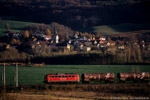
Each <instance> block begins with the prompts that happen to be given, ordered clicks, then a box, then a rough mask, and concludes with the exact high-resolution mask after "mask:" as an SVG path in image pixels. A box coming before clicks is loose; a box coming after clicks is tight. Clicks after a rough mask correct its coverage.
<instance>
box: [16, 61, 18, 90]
mask: <svg viewBox="0 0 150 100" xmlns="http://www.w3.org/2000/svg"><path fill="white" fill-rule="evenodd" d="M16 87H18V63H16Z"/></svg>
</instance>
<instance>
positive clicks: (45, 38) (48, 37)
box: [43, 35, 52, 41]
mask: <svg viewBox="0 0 150 100" xmlns="http://www.w3.org/2000/svg"><path fill="white" fill-rule="evenodd" d="M43 38H44V40H46V41H48V40H51V39H52V36H48V35H44V36H43Z"/></svg>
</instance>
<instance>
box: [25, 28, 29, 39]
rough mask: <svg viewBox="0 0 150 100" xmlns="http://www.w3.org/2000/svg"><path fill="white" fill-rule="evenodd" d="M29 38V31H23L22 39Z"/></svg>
mask: <svg viewBox="0 0 150 100" xmlns="http://www.w3.org/2000/svg"><path fill="white" fill-rule="evenodd" d="M29 36H30V33H29V31H28V30H25V31H24V38H29Z"/></svg>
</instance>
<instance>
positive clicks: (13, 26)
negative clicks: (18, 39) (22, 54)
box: [0, 20, 36, 36]
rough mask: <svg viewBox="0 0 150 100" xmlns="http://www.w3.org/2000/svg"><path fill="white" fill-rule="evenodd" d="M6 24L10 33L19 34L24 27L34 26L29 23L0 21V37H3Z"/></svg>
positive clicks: (5, 31)
mask: <svg viewBox="0 0 150 100" xmlns="http://www.w3.org/2000/svg"><path fill="white" fill-rule="evenodd" d="M6 24H8V25H9V28H10V30H11V32H20V31H23V30H24V27H25V26H26V25H30V24H36V23H31V22H23V21H14V20H0V36H3V35H5V34H6V33H7V32H8V30H7V29H6V28H5V25H6Z"/></svg>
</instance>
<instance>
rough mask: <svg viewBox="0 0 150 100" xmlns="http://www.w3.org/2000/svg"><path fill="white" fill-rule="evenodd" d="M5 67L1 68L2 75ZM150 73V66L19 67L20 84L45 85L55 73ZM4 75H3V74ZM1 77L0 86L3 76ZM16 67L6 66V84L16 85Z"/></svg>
mask: <svg viewBox="0 0 150 100" xmlns="http://www.w3.org/2000/svg"><path fill="white" fill-rule="evenodd" d="M2 69H3V66H0V73H2ZM139 71H141V72H144V71H145V72H149V73H150V65H47V66H44V67H28V66H26V67H23V66H19V84H20V85H23V84H30V85H31V84H34V85H35V84H43V80H44V75H45V74H55V73H78V74H80V75H81V74H82V73H108V72H114V73H115V75H116V74H117V73H118V72H139ZM1 75H2V74H1ZM1 75H0V84H2V76H1ZM14 76H15V66H6V83H7V85H14V84H15V82H14Z"/></svg>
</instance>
